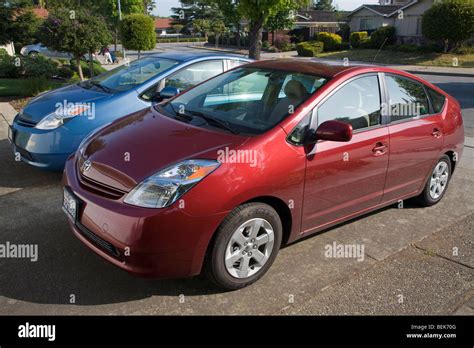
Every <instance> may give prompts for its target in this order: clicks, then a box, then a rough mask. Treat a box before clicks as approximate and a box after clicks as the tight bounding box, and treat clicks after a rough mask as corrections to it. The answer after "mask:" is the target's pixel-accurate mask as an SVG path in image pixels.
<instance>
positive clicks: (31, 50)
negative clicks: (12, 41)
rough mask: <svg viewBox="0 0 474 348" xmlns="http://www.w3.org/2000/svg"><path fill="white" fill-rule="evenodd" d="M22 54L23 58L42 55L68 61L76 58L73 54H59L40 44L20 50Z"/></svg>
mask: <svg viewBox="0 0 474 348" xmlns="http://www.w3.org/2000/svg"><path fill="white" fill-rule="evenodd" d="M20 54H21V55H22V56H31V57H34V56H37V55H38V54H42V55H43V56H46V57H49V58H66V59H72V58H74V57H73V55H72V54H71V53H67V52H58V51H55V50H52V49H50V48H48V47H46V46H45V45H43V44H42V43H40V42H38V43H36V44H31V45H26V46H24V47H22V48H21V50H20Z"/></svg>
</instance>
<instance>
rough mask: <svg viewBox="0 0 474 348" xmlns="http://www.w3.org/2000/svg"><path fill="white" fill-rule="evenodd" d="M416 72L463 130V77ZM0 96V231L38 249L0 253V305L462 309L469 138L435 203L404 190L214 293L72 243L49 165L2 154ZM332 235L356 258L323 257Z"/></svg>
mask: <svg viewBox="0 0 474 348" xmlns="http://www.w3.org/2000/svg"><path fill="white" fill-rule="evenodd" d="M427 78H428V79H429V80H432V81H434V82H436V83H438V84H439V85H440V86H441V87H442V88H444V89H445V90H447V91H448V92H450V93H452V94H453V95H454V96H455V97H457V98H458V99H460V100H461V102H462V103H463V112H464V114H463V117H464V120H465V123H466V125H467V126H468V131H469V132H471V131H472V127H474V113H473V105H472V90H474V78H451V77H446V76H439V77H438V76H427ZM0 105H1V106H0V113H2V114H3V116H2V118H1V119H0V163H1V165H0V243H6V242H7V241H8V242H10V243H18V244H24V243H27V244H37V245H38V252H39V253H38V260H37V261H36V262H31V261H30V260H25V259H2V258H0V269H1V272H0V314H450V313H463V314H471V315H472V314H474V300H473V298H474V293H473V284H474V282H473V281H474V270H473V267H474V246H473V239H474V238H473V236H474V204H473V203H474V198H473V197H474V139H472V138H470V139H468V140H467V144H466V145H468V146H469V147H466V148H465V153H464V157H463V158H462V161H461V162H460V163H459V164H458V166H457V168H456V172H455V174H454V177H453V180H452V182H451V183H450V187H449V190H448V192H447V195H446V197H445V198H444V199H443V201H442V202H441V203H440V204H438V205H436V206H434V207H431V208H418V207H416V206H414V205H412V204H410V203H409V202H404V206H403V209H399V208H398V206H396V205H395V206H391V207H388V208H386V209H383V210H381V211H378V212H376V213H372V214H369V215H367V216H364V217H362V218H359V219H356V220H353V221H351V222H348V223H345V224H343V225H341V226H338V227H336V228H332V229H330V230H328V231H325V232H324V233H320V234H318V235H315V236H312V237H309V238H307V239H305V240H303V241H300V242H298V243H296V244H293V245H290V246H288V247H286V248H284V249H283V250H281V251H280V254H279V255H278V258H277V260H276V262H275V264H274V265H273V266H272V268H271V269H270V271H269V272H268V274H267V275H266V276H265V277H264V278H263V279H261V280H260V281H259V282H257V283H256V284H254V285H252V286H250V287H248V288H246V289H242V290H239V291H235V292H228V293H222V292H220V291H219V290H218V289H216V288H214V287H213V286H211V285H210V284H209V283H208V282H207V281H206V280H205V279H204V278H202V277H197V278H193V279H182V280H145V279H138V278H134V277H132V276H130V275H128V274H126V273H124V272H123V271H121V270H119V269H116V268H115V267H114V266H112V265H110V264H108V263H107V262H105V261H103V260H102V259H101V258H100V257H98V256H96V255H95V254H93V253H92V252H91V251H90V250H88V249H87V248H86V247H85V246H83V245H82V244H81V242H79V241H78V240H77V239H76V238H75V237H74V236H73V235H72V234H71V232H70V231H69V228H68V226H67V223H66V216H64V214H63V212H62V211H61V200H62V191H61V186H60V174H54V173H47V172H41V171H38V170H36V169H34V168H32V167H30V166H28V165H26V164H23V163H20V162H16V161H15V160H14V157H13V155H12V153H11V150H10V148H9V144H8V140H7V124H8V123H9V122H11V119H12V116H13V114H14V111H12V110H11V109H10V110H9V108H8V107H7V106H6V105H5V104H0ZM470 134H471V135H472V133H470ZM334 242H335V243H343V244H361V245H364V246H365V257H364V259H363V260H357V259H353V258H328V257H326V256H325V247H326V246H327V245H332V244H333V243H334Z"/></svg>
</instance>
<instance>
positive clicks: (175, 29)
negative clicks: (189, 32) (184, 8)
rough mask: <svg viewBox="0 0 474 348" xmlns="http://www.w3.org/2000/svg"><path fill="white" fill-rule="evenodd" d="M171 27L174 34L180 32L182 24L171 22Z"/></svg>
mask: <svg viewBox="0 0 474 348" xmlns="http://www.w3.org/2000/svg"><path fill="white" fill-rule="evenodd" d="M171 27H172V28H173V31H174V32H175V33H176V34H179V33H180V32H181V30H183V28H184V25H182V24H173V25H172V26H171Z"/></svg>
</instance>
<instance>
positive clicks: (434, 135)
mask: <svg viewBox="0 0 474 348" xmlns="http://www.w3.org/2000/svg"><path fill="white" fill-rule="evenodd" d="M441 134H442V133H441V131H440V130H439V129H438V128H435V129H433V132H431V136H432V137H435V138H439V137H440V136H441Z"/></svg>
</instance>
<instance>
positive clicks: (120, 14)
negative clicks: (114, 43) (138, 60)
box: [117, 0, 126, 61]
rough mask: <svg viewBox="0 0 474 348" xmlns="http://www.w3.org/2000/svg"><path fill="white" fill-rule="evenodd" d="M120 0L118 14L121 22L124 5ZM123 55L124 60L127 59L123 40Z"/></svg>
mask: <svg viewBox="0 0 474 348" xmlns="http://www.w3.org/2000/svg"><path fill="white" fill-rule="evenodd" d="M117 1H118V15H119V22H121V21H122V6H121V4H120V0H117ZM122 56H123V60H124V61H125V58H126V57H125V48H124V47H123V42H122Z"/></svg>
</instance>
